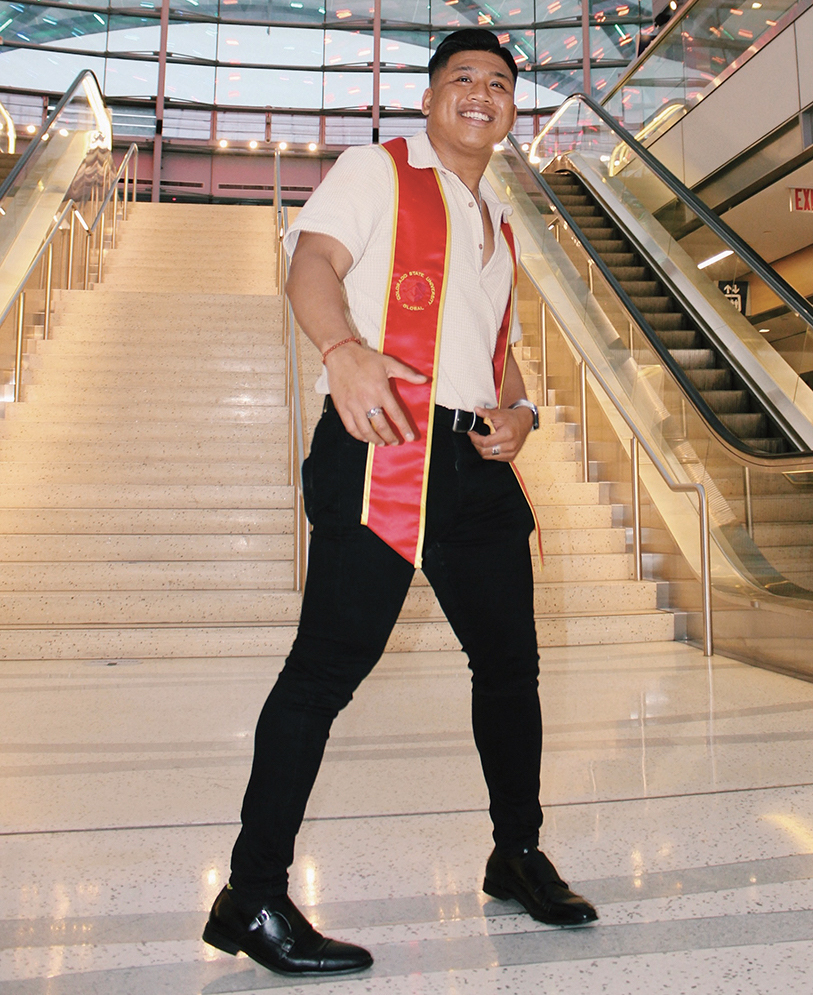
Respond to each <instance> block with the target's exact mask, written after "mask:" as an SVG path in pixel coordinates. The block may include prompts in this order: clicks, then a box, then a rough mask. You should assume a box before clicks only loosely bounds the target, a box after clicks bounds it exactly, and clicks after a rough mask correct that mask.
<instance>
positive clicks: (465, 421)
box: [322, 394, 491, 435]
mask: <svg viewBox="0 0 813 995" xmlns="http://www.w3.org/2000/svg"><path fill="white" fill-rule="evenodd" d="M331 408H332V409H333V410H334V411H335V410H336V409H335V407H334V404H333V400H332V399H331V397H330V394H326V395H325V403H324V407H323V408H322V411H323V412H325V411H328V410H329V409H331ZM435 424H436V425H442V426H443V427H444V428H450V429H451V430H452V431H453V432H459V433H464V432H476V433H477V434H478V435H491V429H490V428H489V427H488V425H487V424H486V423H485V421H484V420H483V419H482V418H481V417H480V416H479V415H476V414H475V413H474V412H473V411H464V410H463V409H462V408H454V409H451V408H442V407H441V406H440V405H439V404H436V405H435Z"/></svg>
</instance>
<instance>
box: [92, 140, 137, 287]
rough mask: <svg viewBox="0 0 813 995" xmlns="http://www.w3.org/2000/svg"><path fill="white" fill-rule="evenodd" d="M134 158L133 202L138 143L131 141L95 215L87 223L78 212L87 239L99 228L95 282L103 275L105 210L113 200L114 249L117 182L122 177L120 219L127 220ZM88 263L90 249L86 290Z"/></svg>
mask: <svg viewBox="0 0 813 995" xmlns="http://www.w3.org/2000/svg"><path fill="white" fill-rule="evenodd" d="M131 159H134V160H135V162H134V163H133V192H132V194H131V201H132V203H135V200H136V187H137V186H138V145H136V143H135V142H133V143H132V144H131V145H130V147H129V148H128V149H127V152H126V154H125V156H124V158H123V159H122V160H121V163H120V165H119V168H118V171H117V172H116V175H115V177H114V178H113V181H112V182H111V184H110V187H109V188H108V190H107V193H106V194H105V196H104V197H103V198H102V201H101V205H100V207H99V210H98V211H97V212H96V217H95V218H94V219H93V221H92V222H91V223H90V224H88V223H87V222H86V221H85V219H84V218H83V217H82V216H81V214H79V212H77V214H79V221H80V224H81V225H82V227H83V228H84V230H85V234H86V235H87V237H88V239H91V238H93V237H94V236H95V234H96V231H97V229H98V230H99V263H98V269H97V272H96V282H97V283H101V282H102V276H103V275H104V228H105V212H106V210H107V208H108V206H109V204H110V201H111V200H113V201H114V204H113V227H112V231H111V233H110V248H111V249H115V247H116V233H117V231H118V195H119V182H120V180H121V179H122V177H123V178H124V194H123V197H122V218H121V219H122V221H126V220H127V184H128V182H129V174H130V160H131ZM89 265H90V251H88V252H87V253H86V255H85V283H84V289H85V290H87V288H88V282H89V273H88V267H89Z"/></svg>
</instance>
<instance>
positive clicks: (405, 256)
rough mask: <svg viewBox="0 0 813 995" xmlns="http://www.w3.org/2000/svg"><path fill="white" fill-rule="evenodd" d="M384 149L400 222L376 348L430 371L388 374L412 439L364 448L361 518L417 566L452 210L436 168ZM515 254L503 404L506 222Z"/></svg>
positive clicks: (392, 147)
mask: <svg viewBox="0 0 813 995" xmlns="http://www.w3.org/2000/svg"><path fill="white" fill-rule="evenodd" d="M382 148H383V149H384V150H385V151H386V152H387V153H388V154H389V156H390V158H391V159H392V163H393V168H394V171H395V223H394V235H393V252H392V264H391V275H390V287H389V293H388V295H387V300H386V304H385V307H384V316H383V320H382V323H381V336H380V339H379V344H378V351H379V352H381V353H386V354H387V355H388V356H393V357H394V358H395V359H399V360H400V361H401V362H403V363H406V364H407V365H408V366H411V367H412V368H413V369H415V370H417V371H418V372H419V373H423V374H424V376H426V377H427V380H426V382H425V383H422V384H411V383H407V382H406V381H405V380H395V379H392V380H390V388H391V390H392V392H393V394H395V396H396V398H397V399H398V401H399V403H400V404H401V407H402V408H403V409H404V411H405V412H406V415H407V418H408V419H409V422H410V424H411V426H412V431H413V433H414V434H415V441H414V442H409V443H402V444H401V445H400V446H375V445H373V444H372V443H371V444H370V447H369V449H368V452H367V473H366V477H365V482H364V503H363V507H362V515H361V524H362V525H366V526H368V528H370V529H372V531H373V532H375V534H376V535H377V536H379V537H380V538H381V539H383V540H384V542H386V543H387V545H388V546H391V547H392V548H393V549H394V550H395V551H396V552H397V553H400V554H401V556H403V557H404V559H407V560H409V561H410V563H414V565H415V566H416V567H420V565H421V558H422V553H423V536H424V521H425V513H426V488H427V483H428V477H429V458H430V454H431V450H432V423H433V410H434V405H435V389H436V384H437V375H436V374H437V366H438V357H439V355H440V334H441V322H442V318H443V303H444V299H445V293H446V280H447V277H448V270H449V255H450V250H451V236H450V232H449V210H448V206H447V204H446V200H445V198H444V196H443V188H442V187H441V183H440V177H439V176H438V172H437V170H436V169H416V168H414V167H413V166H410V165H409V161H408V152H407V143H406V141H405V139H403V138H396V139H394V140H393V141H391V142H387V143H386V144H385V145H383V146H382ZM501 231H502V234H503V237H504V238H505V240H506V242H507V243H508V247H509V249H510V251H511V258H512V260H513V270H514V279H513V285H512V290H511V293H510V294H509V297H508V304H507V306H506V309H505V315H504V316H503V320H502V324H501V326H500V330H499V333H498V335H497V344H496V347H495V349H494V358H493V364H494V384H495V387H496V390H497V398H498V404H499V399H500V397H501V394H502V387H503V380H504V378H505V367H506V360H507V357H508V349H509V346H510V337H511V336H510V333H511V321H512V316H513V303H514V288H515V287H516V282H517V260H516V252H515V249H514V238H513V235H512V233H511V228H510V226H509V225H508V223H507V222H506V221H503V223H502V225H501Z"/></svg>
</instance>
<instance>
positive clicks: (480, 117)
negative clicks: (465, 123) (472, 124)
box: [463, 111, 491, 121]
mask: <svg viewBox="0 0 813 995" xmlns="http://www.w3.org/2000/svg"><path fill="white" fill-rule="evenodd" d="M463 117H470V118H474V120H475V121H490V120H491V118H490V117H489V116H488V115H487V114H480V113H478V112H477V111H464V112H463Z"/></svg>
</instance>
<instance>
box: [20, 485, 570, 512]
mask: <svg viewBox="0 0 813 995" xmlns="http://www.w3.org/2000/svg"><path fill="white" fill-rule="evenodd" d="M565 486H567V485H565ZM292 501H293V488H292V487H287V486H278V485H275V486H273V487H268V486H258V485H251V484H246V485H240V484H221V485H214V484H159V485H156V484H125V485H116V484H94V485H93V486H85V485H82V484H61V485H54V486H52V487H48V488H43V487H41V486H40V485H38V484H34V485H30V484H28V485H27V484H9V485H7V486H4V487H3V488H0V508H290V507H292Z"/></svg>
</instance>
